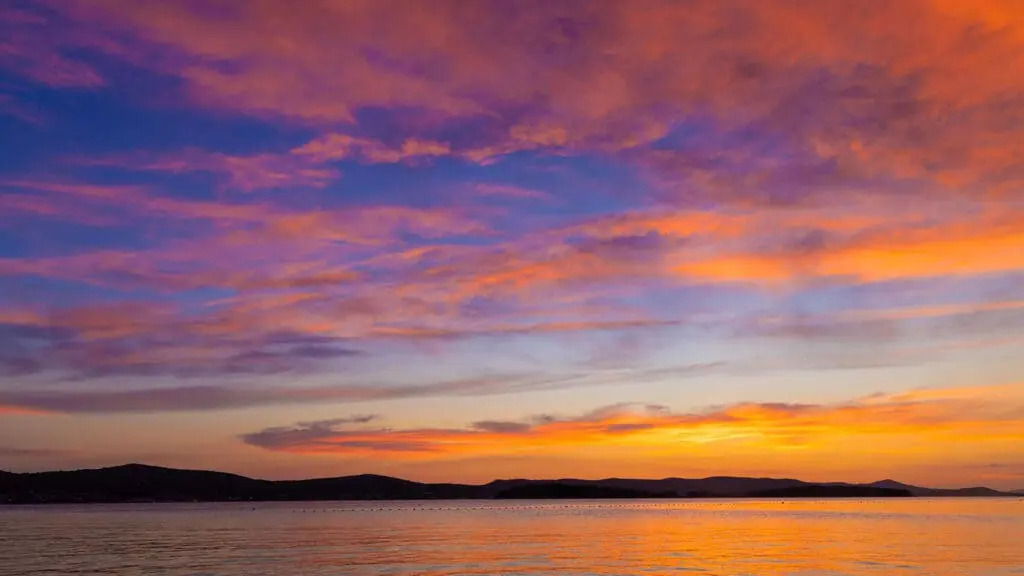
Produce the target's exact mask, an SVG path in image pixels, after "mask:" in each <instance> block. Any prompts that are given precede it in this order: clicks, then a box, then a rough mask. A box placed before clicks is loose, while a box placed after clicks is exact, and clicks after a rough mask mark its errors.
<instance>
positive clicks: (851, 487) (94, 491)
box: [0, 464, 1015, 504]
mask: <svg viewBox="0 0 1024 576" xmlns="http://www.w3.org/2000/svg"><path fill="white" fill-rule="evenodd" d="M908 496H926V497H935V496H975V497H977V496H1015V494H1013V493H1010V492H999V491H997V490H992V489H990V488H981V487H979V488H961V489H955V490H948V489H935V488H922V487H920V486H911V485H908V484H902V483H899V482H895V481H893V480H882V481H879V482H873V483H870V484H852V483H842V482H836V483H813V482H803V481H801V480H794V479H788V478H740V477H731V476H714V477H710V478H700V479H691V478H664V479H661V480H641V479H627V478H606V479H604V480H577V479H559V480H521V479H520V480H495V481H493V482H490V483H487V484H482V485H471V484H428V483H422V482H413V481H410V480H402V479H400V478H391V477H388V476H378V475H374V474H363V475H358V476H343V477H339V478H319V479H311V480H279V481H271V480H258V479H254V478H247V477H245V476H239V475H236V474H228V473H225V472H213V471H205V470H178V469H174V468H162V467H158V466H147V465H144V464H126V465H124V466H115V467H112V468H99V469H93V470H71V471H60V472H35V473H21V474H19V473H11V472H3V471H0V504H44V503H123V502H241V501H250V502H254V501H310V500H427V499H554V498H844V497H846V498H850V497H852V498H879V497H908Z"/></svg>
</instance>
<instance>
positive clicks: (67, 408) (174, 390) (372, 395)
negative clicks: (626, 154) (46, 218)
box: [0, 362, 720, 414]
mask: <svg viewBox="0 0 1024 576" xmlns="http://www.w3.org/2000/svg"><path fill="white" fill-rule="evenodd" d="M214 367H215V368H217V369H218V370H219V371H212V370H211V369H210V368H209V367H206V366H203V365H200V366H199V367H197V368H193V370H194V372H186V369H187V368H185V367H174V366H173V365H171V364H170V362H167V363H163V364H153V365H147V366H146V367H145V368H149V369H150V370H151V372H150V374H151V375H162V376H168V375H171V376H179V377H196V376H199V375H203V374H205V375H207V376H212V375H221V376H223V375H224V374H225V372H224V371H223V369H222V367H221V365H219V364H216V365H214ZM302 367H303V364H301V363H300V364H298V365H296V366H288V368H290V369H291V370H299V369H301V368H302ZM102 368H104V369H106V371H105V372H103V373H102V374H98V373H90V372H88V371H87V369H86V368H81V369H80V370H81V372H77V373H76V375H77V376H78V379H79V380H81V379H86V378H90V377H99V376H104V377H105V380H106V382H107V384H109V385H97V386H94V387H86V384H84V383H83V382H80V381H75V382H67V383H54V384H55V385H53V386H50V387H48V388H45V389H41V388H38V387H35V388H27V387H26V388H6V389H0V407H3V408H2V409H3V410H5V411H8V412H11V413H17V412H24V413H29V412H32V413H68V414H107V413H122V412H173V411H201V410H227V409H236V408H248V407H254V406H280V405H301V404H318V403H338V404H343V403H353V402H369V401H384V400H394V399H402V398H427V397H451V396H489V395H499V394H516V393H522V392H535V391H544V390H559V389H566V388H577V387H586V386H599V385H608V384H619V385H621V384H630V383H636V382H639V381H644V380H657V379H664V378H670V377H671V378H687V377H694V376H699V375H702V374H707V373H708V372H710V371H713V370H715V369H718V368H720V366H719V365H717V364H692V365H688V364H683V365H677V366H669V367H662V368H656V369H605V370H598V371H594V370H587V369H582V368H581V369H577V370H571V369H570V370H562V371H552V372H550V373H547V372H540V371H537V372H521V373H515V372H505V373H496V374H484V375H478V376H468V377H463V378H454V379H448V380H435V381H427V382H423V383H418V384H404V383H403V384H396V383H393V382H387V381H378V382H374V381H370V382H367V381H364V380H362V379H361V378H355V377H349V378H346V379H345V380H347V381H345V382H342V383H339V384H336V385H321V386H309V385H299V384H290V385H282V384H281V382H280V381H279V380H277V379H271V378H259V377H258V376H260V375H264V376H265V375H266V372H264V371H262V370H260V369H258V368H251V367H250V368H248V369H245V370H243V369H241V368H238V369H235V370H234V371H233V372H232V373H233V374H237V375H245V376H247V378H246V383H245V384H241V383H238V382H237V381H232V382H224V383H220V384H188V385H180V384H178V385H174V386H166V385H165V386H160V387H154V386H145V387H135V386H134V384H132V385H131V386H132V387H129V385H128V384H125V383H124V382H118V381H115V380H112V379H111V378H110V377H111V376H117V375H138V374H143V375H145V374H147V372H145V371H144V370H143V369H142V368H139V367H138V366H135V365H133V364H128V365H127V366H124V365H121V364H114V365H113V366H111V367H107V366H103V367H102ZM204 368H205V369H206V371H205V372H200V369H204Z"/></svg>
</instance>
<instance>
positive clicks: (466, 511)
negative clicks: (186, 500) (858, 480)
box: [0, 499, 1024, 576]
mask: <svg viewBox="0 0 1024 576" xmlns="http://www.w3.org/2000/svg"><path fill="white" fill-rule="evenodd" d="M0 574H3V575H5V576H6V575H8V574H10V575H19V576H21V575H24V576H28V575H36V574H38V575H42V574H47V575H61V576H63V575H71V574H108V575H109V574H124V575H147V576H148V575H158V574H164V575H173V576H180V575H185V574H190V575H199V574H203V575H247V576H255V575H274V576H292V575H297V576H301V575H305V574H332V575H333V574H339V575H370V574H373V575H377V576H379V575H386V574H403V575H405V574H409V575H412V574H418V575H431V576H437V575H442V574H444V575H449V574H460V575H498V574H507V575H521V576H541V575H547V574H566V575H569V574H573V575H579V576H594V575H610V574H616V575H629V576H634V575H651V576H653V575H659V574H721V575H739V574H745V575H752V576H768V575H782V574H785V575H805V576H810V575H826V574H827V575H841V574H843V575H845V574H848V575H857V574H873V575H903V574H915V575H927V576H943V575H950V576H953V575H956V576H963V575H974V574H977V575H984V576H999V575H1007V574H1024V500H1022V499H1016V500H1002V499H1000V500H991V499H944V500H930V499H912V500H902V499H901V500H852V501H847V500H843V501H838V500H833V501H808V500H800V501H786V502H782V501H743V500H700V501H692V500H691V501H639V500H633V501H620V502H608V501H603V502H596V501H564V502H561V501H560V502H554V501H546V502H511V503H510V502H472V501H459V502H440V501H435V502H420V503H411V502H404V503H369V502H360V503H355V502H352V503H349V502H341V503H273V504H255V505H248V506H244V505H238V504H197V505H179V504H155V505H123V506H110V505H91V506H52V507H46V506H41V507H7V508H3V507H0Z"/></svg>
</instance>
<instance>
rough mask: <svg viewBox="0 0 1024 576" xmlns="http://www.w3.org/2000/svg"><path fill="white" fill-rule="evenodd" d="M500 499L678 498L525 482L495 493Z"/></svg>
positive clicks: (669, 494)
mask: <svg viewBox="0 0 1024 576" xmlns="http://www.w3.org/2000/svg"><path fill="white" fill-rule="evenodd" d="M494 497H495V498H498V499H536V500H543V499H553V498H678V497H679V495H678V494H676V493H675V492H661V493H654V492H645V491H643V490H632V489H629V488H616V487H614V486H599V485H595V484H566V483H563V482H546V483H539V484H532V483H531V484H523V485H520V486H513V487H512V488H506V489H505V490H502V491H501V492H498V493H497V494H495V495H494Z"/></svg>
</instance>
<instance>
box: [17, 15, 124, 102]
mask: <svg viewBox="0 0 1024 576" xmlns="http://www.w3.org/2000/svg"><path fill="white" fill-rule="evenodd" d="M68 34H69V31H68V30H67V29H66V28H64V27H63V26H61V25H60V23H59V22H57V21H56V20H55V19H54V18H53V16H52V14H47V13H43V12H39V11H29V10H21V9H19V8H17V7H14V6H4V7H0V37H2V38H3V40H0V69H5V70H7V71H8V72H12V73H14V74H17V75H19V76H23V77H25V78H27V79H29V80H31V81H33V82H38V83H40V84H45V85H47V86H50V87H53V88H79V89H83V88H84V89H92V88H98V87H101V86H103V85H104V84H106V81H105V80H104V78H103V77H102V76H101V75H100V73H99V72H97V71H96V69H95V68H93V67H92V66H90V65H89V64H87V63H85V62H82V61H81V60H78V59H75V58H70V57H68V56H67V55H66V54H65V50H69V51H70V49H73V48H74V45H75V44H76V43H77V42H78V40H76V39H72V38H69V37H68ZM79 40H80V39H79Z"/></svg>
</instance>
